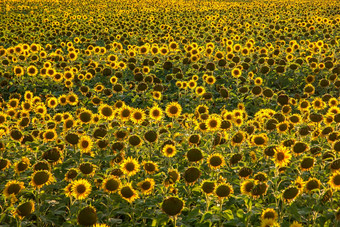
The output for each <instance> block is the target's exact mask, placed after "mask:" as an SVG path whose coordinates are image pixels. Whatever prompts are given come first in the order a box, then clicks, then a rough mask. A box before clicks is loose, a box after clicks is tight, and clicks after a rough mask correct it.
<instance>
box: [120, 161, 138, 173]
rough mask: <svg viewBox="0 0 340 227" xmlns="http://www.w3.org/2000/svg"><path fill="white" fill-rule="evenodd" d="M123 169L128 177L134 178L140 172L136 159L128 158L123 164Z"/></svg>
mask: <svg viewBox="0 0 340 227" xmlns="http://www.w3.org/2000/svg"><path fill="white" fill-rule="evenodd" d="M121 169H122V170H123V173H124V174H126V175H127V176H133V175H135V174H136V173H137V172H138V171H139V164H138V161H137V160H136V159H134V158H131V157H128V158H127V159H125V160H124V161H123V163H122V164H121Z"/></svg>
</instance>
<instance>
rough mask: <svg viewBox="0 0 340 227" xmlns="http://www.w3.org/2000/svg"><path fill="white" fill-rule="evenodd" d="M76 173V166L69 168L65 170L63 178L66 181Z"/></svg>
mask: <svg viewBox="0 0 340 227" xmlns="http://www.w3.org/2000/svg"><path fill="white" fill-rule="evenodd" d="M77 175H78V170H77V169H76V168H71V169H69V170H68V171H67V172H66V174H65V178H64V179H65V180H66V181H72V180H73V179H75V178H76V177H77Z"/></svg>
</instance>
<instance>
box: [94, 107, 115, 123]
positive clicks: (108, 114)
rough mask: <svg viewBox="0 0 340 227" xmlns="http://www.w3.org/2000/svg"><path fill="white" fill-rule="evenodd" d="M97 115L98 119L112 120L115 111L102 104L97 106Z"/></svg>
mask: <svg viewBox="0 0 340 227" xmlns="http://www.w3.org/2000/svg"><path fill="white" fill-rule="evenodd" d="M98 113H99V115H100V117H102V118H104V119H106V120H112V119H113V118H114V114H115V111H114V110H113V108H112V107H111V106H109V105H107V104H102V105H100V106H99V110H98Z"/></svg>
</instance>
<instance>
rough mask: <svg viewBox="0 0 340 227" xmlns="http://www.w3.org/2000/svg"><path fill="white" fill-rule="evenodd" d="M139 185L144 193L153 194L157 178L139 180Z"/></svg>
mask: <svg viewBox="0 0 340 227" xmlns="http://www.w3.org/2000/svg"><path fill="white" fill-rule="evenodd" d="M137 185H138V187H139V189H140V191H141V192H142V193H143V194H144V195H148V194H151V193H152V191H153V189H154V187H155V180H154V179H152V178H146V179H145V180H144V181H142V182H139V183H138V184H137Z"/></svg>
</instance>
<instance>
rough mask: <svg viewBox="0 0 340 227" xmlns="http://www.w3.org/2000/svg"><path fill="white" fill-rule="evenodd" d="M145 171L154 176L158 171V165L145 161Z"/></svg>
mask: <svg viewBox="0 0 340 227" xmlns="http://www.w3.org/2000/svg"><path fill="white" fill-rule="evenodd" d="M143 169H144V170H145V171H146V172H147V173H148V174H153V173H155V172H157V171H158V165H157V163H155V162H153V161H144V162H143Z"/></svg>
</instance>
